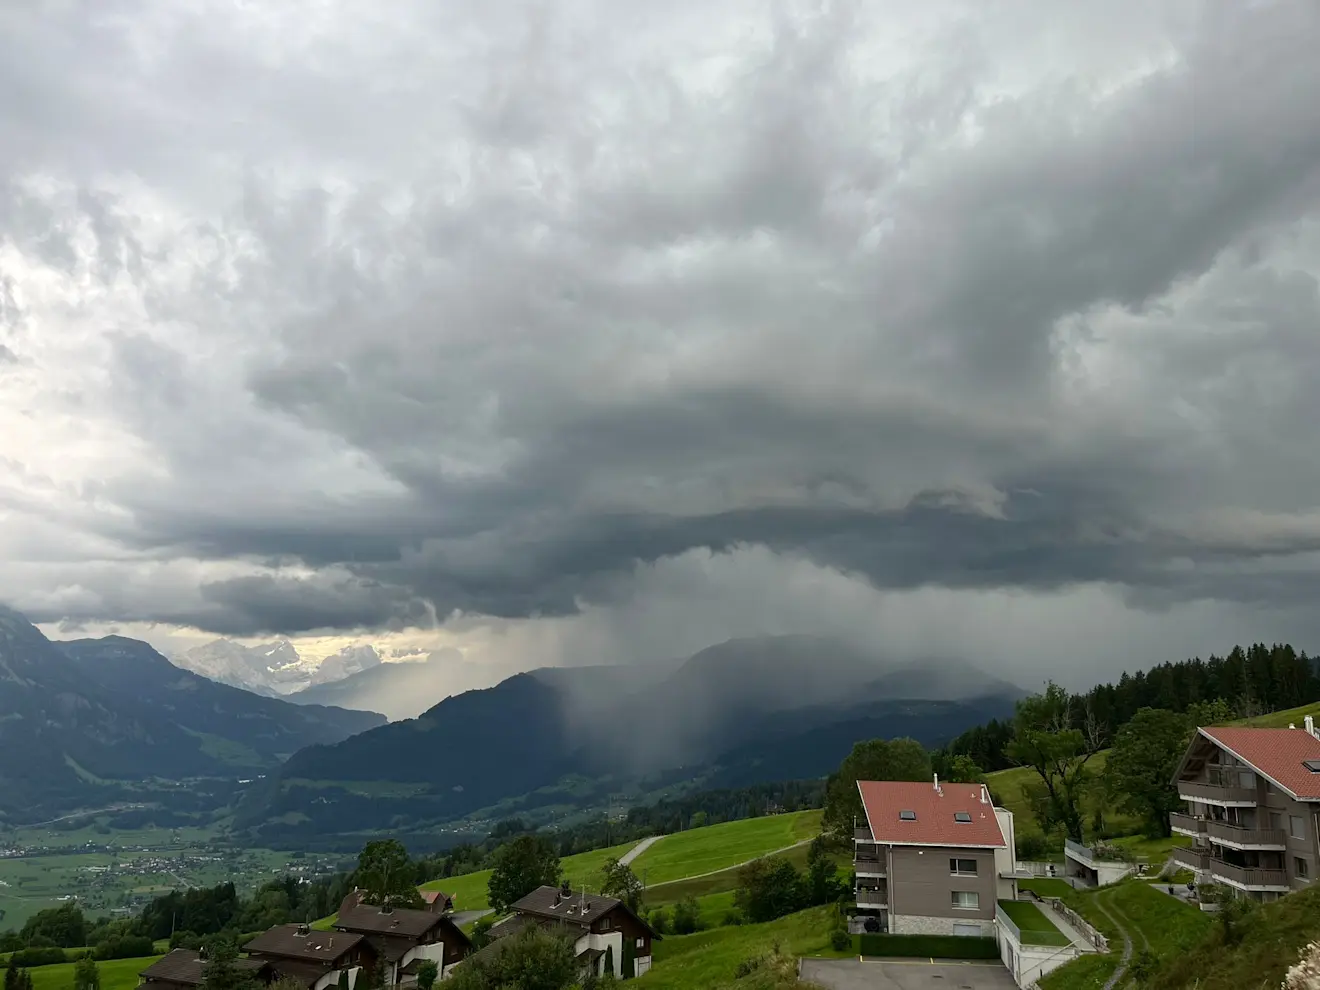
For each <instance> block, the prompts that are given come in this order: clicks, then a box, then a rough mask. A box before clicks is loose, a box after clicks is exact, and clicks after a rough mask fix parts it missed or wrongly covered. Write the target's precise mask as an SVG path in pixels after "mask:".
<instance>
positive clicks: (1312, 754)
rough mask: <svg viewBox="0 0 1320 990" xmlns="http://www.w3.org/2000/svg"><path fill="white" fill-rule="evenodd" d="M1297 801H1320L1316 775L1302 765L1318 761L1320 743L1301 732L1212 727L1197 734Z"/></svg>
mask: <svg viewBox="0 0 1320 990" xmlns="http://www.w3.org/2000/svg"><path fill="white" fill-rule="evenodd" d="M1198 731H1199V732H1200V734H1201V735H1202V736H1204V737H1205V738H1207V739H1209V740H1210V741H1211V742H1213V743H1215V744H1217V745H1218V746H1220V747H1222V748H1223V749H1225V750H1227V751H1228V752H1230V753H1232V754H1233V755H1234V756H1236V757H1237V758H1238V759H1239V760H1241V761H1242V762H1243V763H1245V764H1246V765H1247V766H1249V767H1251V768H1252V769H1253V770H1255V771H1256V772H1257V773H1259V774H1261V775H1262V776H1264V777H1267V778H1269V780H1271V781H1273V782H1274V783H1275V784H1276V785H1277V786H1278V787H1280V788H1281V789H1282V790H1283V791H1284V792H1285V793H1287V794H1289V795H1290V796H1292V797H1293V798H1295V799H1296V800H1299V801H1320V773H1313V772H1312V771H1310V770H1308V769H1307V768H1306V766H1305V764H1304V762H1303V761H1305V760H1320V739H1317V738H1316V737H1315V736H1313V735H1311V733H1309V732H1307V731H1306V730H1305V729H1256V728H1249V727H1247V726H1241V725H1232V726H1214V727H1207V728H1203V729H1199V730H1198Z"/></svg>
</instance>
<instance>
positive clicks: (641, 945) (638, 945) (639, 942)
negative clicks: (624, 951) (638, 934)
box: [637, 938, 646, 949]
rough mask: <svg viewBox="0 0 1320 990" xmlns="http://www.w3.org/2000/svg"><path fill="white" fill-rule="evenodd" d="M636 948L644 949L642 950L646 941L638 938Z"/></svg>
mask: <svg viewBox="0 0 1320 990" xmlns="http://www.w3.org/2000/svg"><path fill="white" fill-rule="evenodd" d="M637 948H639V949H644V948H646V939H644V938H639V939H638V940H637Z"/></svg>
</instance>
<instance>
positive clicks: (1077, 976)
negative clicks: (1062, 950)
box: [1037, 952, 1119, 990]
mask: <svg viewBox="0 0 1320 990" xmlns="http://www.w3.org/2000/svg"><path fill="white" fill-rule="evenodd" d="M1118 962H1119V956H1118V955H1117V954H1116V953H1113V952H1110V953H1107V954H1106V955H1103V956H1099V955H1087V956H1082V957H1081V958H1080V959H1075V960H1073V961H1072V962H1070V963H1068V965H1066V966H1060V967H1059V968H1058V969H1056V970H1055V971H1054V972H1053V973H1047V974H1046V975H1045V977H1044V978H1043V979H1041V980H1040V981H1039V982H1038V984H1037V985H1038V986H1039V987H1040V990H1103V987H1104V986H1105V985H1106V984H1107V983H1108V982H1109V978H1110V977H1111V976H1113V975H1114V970H1116V969H1118Z"/></svg>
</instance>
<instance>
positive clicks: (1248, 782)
mask: <svg viewBox="0 0 1320 990" xmlns="http://www.w3.org/2000/svg"><path fill="white" fill-rule="evenodd" d="M1237 776H1238V787H1245V788H1247V789H1248V790H1250V789H1251V788H1253V787H1255V786H1256V775H1255V774H1254V773H1252V772H1251V771H1250V770H1239V771H1238V775H1237Z"/></svg>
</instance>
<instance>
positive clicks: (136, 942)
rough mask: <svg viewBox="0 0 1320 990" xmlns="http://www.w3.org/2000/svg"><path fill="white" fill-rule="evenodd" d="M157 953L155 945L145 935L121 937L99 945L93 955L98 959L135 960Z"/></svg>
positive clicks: (107, 940)
mask: <svg viewBox="0 0 1320 990" xmlns="http://www.w3.org/2000/svg"><path fill="white" fill-rule="evenodd" d="M155 951H156V946H155V943H153V942H152V940H151V939H149V938H147V936H145V935H119V936H116V937H115V938H111V939H106V940H105V941H104V942H102V943H101V944H100V945H98V946H97V947H96V951H95V952H94V953H93V955H94V956H95V957H96V958H97V959H134V958H136V957H138V956H149V955H152V954H153V953H154V952H155Z"/></svg>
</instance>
